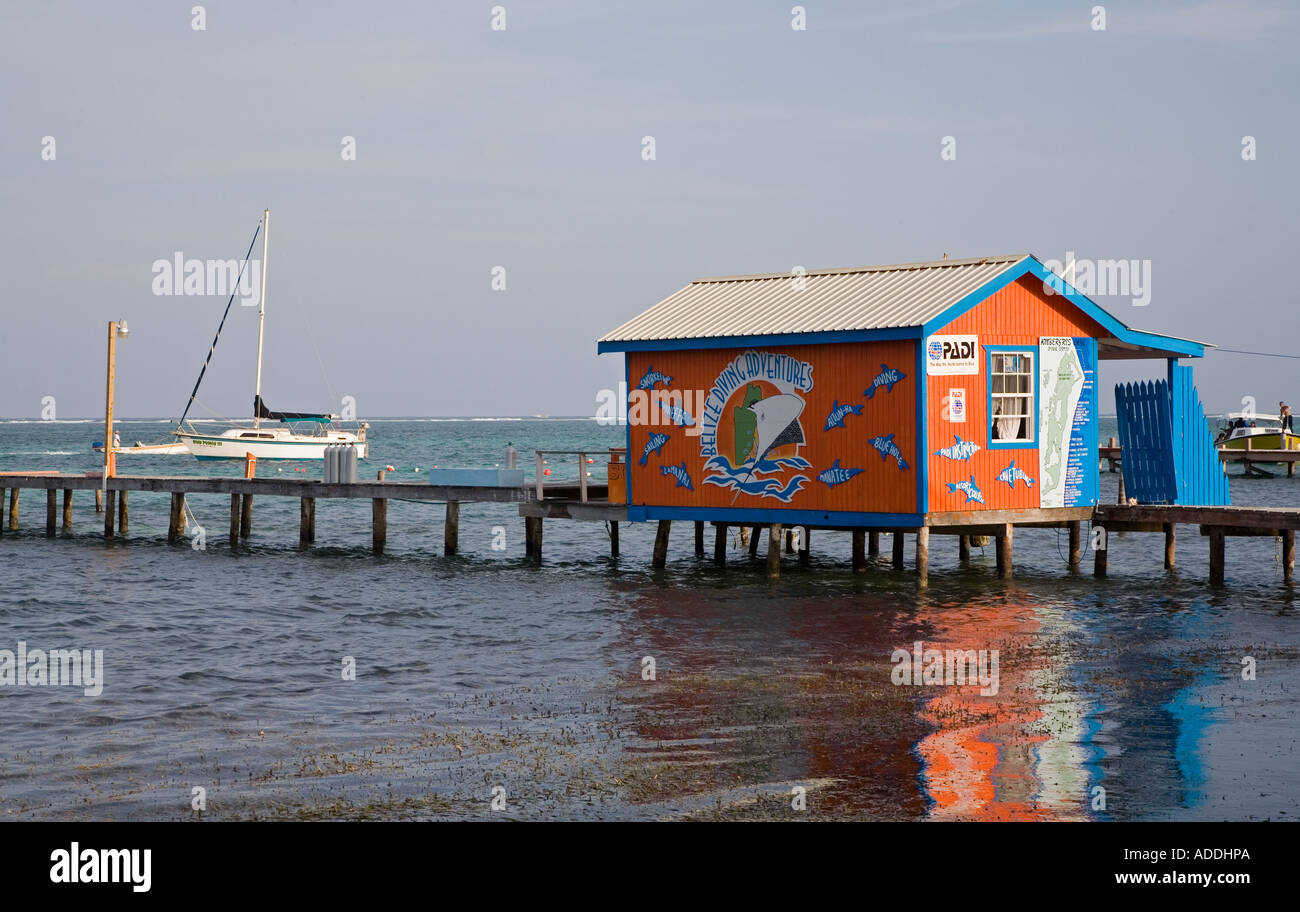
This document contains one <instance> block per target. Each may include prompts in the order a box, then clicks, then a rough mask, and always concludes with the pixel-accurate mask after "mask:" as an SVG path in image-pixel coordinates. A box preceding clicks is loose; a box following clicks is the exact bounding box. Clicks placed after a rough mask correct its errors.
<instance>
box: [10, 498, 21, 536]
mask: <svg viewBox="0 0 1300 912" xmlns="http://www.w3.org/2000/svg"><path fill="white" fill-rule="evenodd" d="M21 493H22V489H21V488H10V489H9V528H10V529H11V530H13V529H17V528H18V495H19V494H21Z"/></svg>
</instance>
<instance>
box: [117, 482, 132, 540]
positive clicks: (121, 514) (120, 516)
mask: <svg viewBox="0 0 1300 912" xmlns="http://www.w3.org/2000/svg"><path fill="white" fill-rule="evenodd" d="M127 507H128V502H127V499H126V488H123V489H122V490H120V491H118V492H117V531H118V534H119V535H125V534H126V533H127V531H128V529H129V528H130V514H129V512H128V509H127Z"/></svg>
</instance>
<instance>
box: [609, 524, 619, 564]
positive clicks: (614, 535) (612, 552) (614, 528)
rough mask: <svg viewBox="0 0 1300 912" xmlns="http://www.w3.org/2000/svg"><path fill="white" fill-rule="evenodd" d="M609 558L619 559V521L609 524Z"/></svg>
mask: <svg viewBox="0 0 1300 912" xmlns="http://www.w3.org/2000/svg"><path fill="white" fill-rule="evenodd" d="M609 556H610V557H618V520H617V519H616V520H613V521H612V522H611V523H610V524H609Z"/></svg>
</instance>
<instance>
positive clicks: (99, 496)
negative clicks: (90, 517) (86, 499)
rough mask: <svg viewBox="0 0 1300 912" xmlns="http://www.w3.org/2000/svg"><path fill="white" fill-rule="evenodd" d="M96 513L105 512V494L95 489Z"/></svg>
mask: <svg viewBox="0 0 1300 912" xmlns="http://www.w3.org/2000/svg"><path fill="white" fill-rule="evenodd" d="M95 512H96V513H103V512H104V492H103V491H101V490H100V489H99V488H95Z"/></svg>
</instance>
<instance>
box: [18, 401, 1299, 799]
mask: <svg viewBox="0 0 1300 912" xmlns="http://www.w3.org/2000/svg"><path fill="white" fill-rule="evenodd" d="M166 428H167V425H166V423H163V422H126V423H123V425H122V426H121V432H122V438H123V440H124V442H128V443H129V442H133V441H134V440H136V439H143V440H146V441H149V440H152V439H156V438H157V437H159V436H161V434H162V433H163V432H165V430H166ZM1114 433H1115V431H1114V429H1113V426H1108V424H1107V422H1105V421H1103V427H1102V437H1103V439H1105V438H1106V437H1108V436H1110V435H1111V434H1114ZM622 435H623V432H622V430H621V429H618V428H605V427H601V426H599V425H597V424H595V423H594V422H593V421H590V420H585V419H548V420H532V419H528V420H509V421H507V420H492V421H478V420H433V419H410V420H374V421H372V422H371V429H370V439H371V444H372V448H373V449H372V453H373V455H372V458H371V459H369V460H366V461H364V462H363V463H362V467H363V468H362V472H363V474H367V475H373V472H374V471H375V470H377V469H378V468H381V467H384V466H387V465H392V466H393V471H392V472H391V473H390V477H396V478H399V479H403V480H416V479H418V478H419V474H418V473H416V472H415V471H414V470H415V468H416V467H419V468H421V470H422V471H427V470H428V469H430V468H432V467H433V466H435V465H436V466H439V467H442V468H453V467H457V468H459V467H491V466H493V465H496V464H498V463H500V462H502V461H503V454H504V450H505V447H506V444H507V443H513V444H514V445H515V446H516V448H517V449H518V450H519V453H520V464H521V466H522V467H523V468H525V470H526V471H527V472H528V475H529V477H530V478H531V477H532V465H533V459H532V453H533V451H534V450H536V449H539V448H540V449H565V450H568V449H579V448H588V449H590V450H591V451H592V452H593V453H594V454H596V456H595V458H596V459H597V464H596V465H595V466H592V467H591V469H592V470H593V480H596V481H603V471H601V469H602V462H603V460H602V458H601V456H600V455H599V454H601V453H603V452H604V450H605V448H607V447H609V446H617V445H621V443H622ZM101 437H102V425H101V424H99V423H95V422H86V423H76V422H0V471H12V470H17V469H58V470H63V471H84V470H86V469H94V468H96V467H97V462H96V459H95V457H94V456H93V455H92V454H91V453H90V451H89V446H90V443H91V441H92V440H98V439H100V438H101ZM273 468H274V469H277V470H279V471H280V472H282V473H284V474H288V475H290V476H292V475H294V474H297V475H299V476H301V475H303V474H304V473H303V472H294V469H296V468H297V469H305V470H306V474H311V473H316V474H318V473H319V471H320V467H319V464H300V465H294V464H272V463H264V464H263V465H262V466H259V474H261V475H263V476H265V475H266V474H267V473H268V472H270V471H271V470H272V469H273ZM548 468H551V469H552V472H553V474H552V476H551V480H560V481H564V480H568V481H572V480H576V478H577V472H578V466H577V463H576V459H575V458H574V457H555V458H552V459H551V461H550V463H549V464H548ZM119 471H121V472H123V473H134V472H139V473H163V472H166V473H173V472H185V473H195V474H238V473H239V471H240V467H239V466H237V465H226V464H223V463H200V462H198V461H197V460H194V459H192V458H189V457H160V458H142V457H125V456H124V457H122V460H121V463H120V466H119ZM1115 483H1116V476H1114V475H1110V474H1109V473H1105V472H1103V473H1102V475H1101V490H1102V497H1103V499H1106V500H1114V498H1115V494H1116V491H1115ZM1232 494H1233V500H1234V502H1235V503H1242V504H1269V505H1292V506H1298V507H1300V479H1288V478H1286V477H1279V478H1272V479H1244V478H1241V477H1239V476H1236V477H1234V478H1233V480H1232ZM189 503H190V506H191V508H192V510H193V517H194V522H196V523H197V524H198V525H200V526H202V527H203V528H204V529H205V530H207V532H208V541H207V547H206V548H205V549H202V550H196V549H194V548H193V547H191V544H190V542H188V541H187V542H185V543H178V544H176V545H168V544H167V541H166V530H167V511H168V505H169V499H168V498H167V496H166V495H146V494H133V495H132V498H131V525H130V531H129V533H128V534H127V535H126V536H124V537H123V538H120V539H115V540H113V541H111V542H105V541H104V539H103V537H102V532H101V521H100V519H99V517H97V516H96V514H95V513H94V507H93V499H92V498H91V496H90V494H89V493H88V492H87V493H83V494H79V495H78V499H77V501H76V502H75V523H74V525H75V528H74V532H73V533H72V534H71V535H67V536H64V535H60V536H59V537H58V538H56V539H55V540H53V541H50V540H47V539H46V538H45V537H44V517H45V502H44V497H42V496H41V495H40V493H39V492H36V491H27V492H25V493H24V494H23V497H22V499H21V501H20V507H19V512H20V516H19V520H20V522H19V525H20V528H19V530H18V531H17V532H6V534H5V536H4V537H3V539H0V649H10V650H15V649H16V644H17V642H18V641H19V640H22V641H23V642H25V643H26V644H28V648H44V649H49V648H62V647H77V648H86V649H102V650H103V652H104V685H103V692H102V694H100V695H99V696H97V697H88V696H84V695H83V694H82V692H81V690H79V689H77V688H72V687H21V688H20V687H13V686H5V687H0V700H4V701H5V703H4V708H5V712H4V713H3V715H2V716H0V814H3V816H4V817H6V818H21V819H48V818H58V819H64V818H74V819H82V818H92V819H102V818H112V819H124V818H141V819H181V818H186V817H192V816H195V815H196V812H195V811H194V810H193V809H192V807H191V802H192V800H193V798H192V796H193V794H194V793H193V790H194V789H195V788H196V787H197V788H202V789H205V790H206V795H205V798H206V810H205V811H203V814H204V815H206V816H208V817H213V818H218V819H230V818H248V817H258V818H262V817H274V818H282V817H308V818H313V819H314V818H322V817H324V818H335V817H348V818H351V817H366V818H379V819H392V818H408V817H409V818H471V819H479V818H483V819H493V818H499V817H507V818H521V819H538V818H604V819H608V818H615V819H627V818H664V817H682V816H706V817H707V816H724V817H740V818H749V817H754V818H785V817H788V816H791V815H797V814H803V815H807V816H811V817H817V818H835V819H842V818H858V817H869V818H877V819H881V818H883V819H913V818H933V819H948V818H958V819H1021V818H1061V819H1074V818H1086V819H1160V818H1191V819H1205V818H1209V819H1220V818H1229V819H1259V818H1272V819H1294V818H1295V817H1296V816H1297V814H1300V808H1297V800H1298V798H1297V796H1300V773H1297V770H1296V765H1295V763H1294V756H1295V753H1294V751H1295V747H1296V744H1295V742H1296V732H1297V725H1296V722H1297V704H1296V699H1295V694H1296V693H1297V692H1298V691H1300V688H1298V687H1297V684H1300V681H1298V680H1297V677H1300V676H1298V675H1297V673H1296V668H1297V667H1298V666H1297V662H1296V659H1297V656H1300V636H1298V635H1297V631H1296V616H1295V609H1294V599H1293V593H1292V592H1291V591H1289V590H1287V589H1285V588H1284V586H1283V584H1282V582H1281V570H1280V565H1279V564H1278V563H1277V544H1276V542H1274V540H1272V539H1232V540H1229V545H1228V563H1227V577H1228V585H1227V586H1226V587H1224V588H1223V589H1222V590H1219V591H1217V592H1211V590H1210V589H1209V588H1208V587H1207V585H1206V583H1205V577H1206V568H1207V566H1208V549H1207V547H1206V544H1205V541H1204V540H1203V539H1202V538H1200V537H1199V536H1197V535H1194V534H1193V530H1192V529H1190V528H1184V529H1182V530H1180V534H1181V538H1180V540H1179V550H1178V567H1177V569H1176V570H1174V571H1171V572H1166V571H1164V570H1163V569H1162V566H1161V555H1162V552H1163V537H1162V536H1160V535H1140V534H1129V535H1117V536H1113V537H1112V540H1111V553H1110V572H1111V576H1110V578H1109V579H1106V580H1102V581H1097V580H1094V579H1093V578H1092V577H1091V576H1090V575H1088V574H1086V573H1085V574H1083V575H1071V574H1070V573H1069V572H1068V570H1067V569H1066V567H1065V563H1064V550H1065V542H1064V535H1063V534H1062V533H1058V532H1057V531H1056V530H1030V529H1024V530H1017V532H1016V539H1015V547H1016V552H1015V557H1016V577H1015V578H1014V579H1013V580H1010V581H999V580H997V579H996V578H995V574H994V568H993V566H992V564H993V553H992V548H987V549H978V548H977V549H975V553H974V555H973V559H972V561H971V563H970V565H969V566H965V567H963V566H961V565H959V563H958V561H957V546H956V541H955V540H953V539H950V538H943V537H935V539H933V540H932V543H931V570H930V586H929V588H928V589H927V590H925V591H918V590H917V588H916V586H915V582H914V579H913V578H912V576H911V575H910V573H907V572H903V573H896V572H894V571H892V570H891V569H889V567H888V553H889V540H888V538H886V539H885V541H884V543H883V547H882V552H883V553H882V559H881V561H877V562H875V563H874V564H873V566H872V568H871V570H870V572H868V573H866V574H860V575H855V574H853V573H851V572H849V569H848V558H849V540H848V536H847V535H842V534H832V533H814V534H813V537H812V542H811V544H812V558H813V559H812V562H811V566H809V567H801V566H799V565H798V563H797V562H796V561H795V559H794V558H793V556H791V557H789V558H787V559H786V562H785V564H784V566H783V569H782V575H781V578H780V579H779V580H776V581H770V580H768V579H766V578H765V576H764V574H763V571H762V554H761V552H760V556H759V558H758V559H757V560H755V561H752V562H751V560H750V558H749V557H748V549H747V548H746V547H745V546H744V544H743V543H742V542H740V541H739V540H738V538H736V537H735V536H734V535H733V538H732V541H731V543H730V551H729V560H728V565H727V566H726V567H725V568H717V567H715V566H713V564H712V563H711V562H710V561H707V560H706V561H700V560H697V558H696V557H695V556H694V549H693V543H692V538H693V536H692V534H691V528H690V525H689V524H678V525H677V526H675V527H674V529H673V538H672V541H671V542H670V551H669V564H668V567H667V568H666V569H665V570H663V571H661V572H654V571H652V570H651V568H650V552H651V548H652V545H653V539H654V529H653V528H652V527H649V526H643V525H624V526H623V527H622V529H621V540H622V541H621V544H622V556H621V557H620V558H619V559H617V560H615V559H613V558H611V557H610V556H609V543H608V536H607V532H606V530H605V528H604V526H603V525H602V524H600V523H576V522H563V521H551V522H548V523H547V524H546V531H545V555H544V559H543V561H542V562H541V564H540V565H533V564H531V563H529V562H528V561H527V560H526V559H525V557H524V553H523V552H524V543H523V521H522V520H521V519H520V518H519V517H518V515H517V511H516V509H515V508H514V507H512V506H509V505H485V504H464V505H462V507H461V532H460V553H459V554H458V555H457V556H456V557H453V558H447V557H444V556H443V555H442V520H443V511H442V507H441V506H440V505H429V504H419V503H408V502H396V501H395V502H391V503H390V505H389V531H388V553H387V554H385V555H384V556H383V557H374V556H372V555H371V554H370V525H369V520H370V505H369V504H367V503H364V502H356V503H353V502H328V501H318V503H317V541H316V543H315V546H314V547H312V548H311V549H309V550H306V551H303V550H300V549H299V547H298V541H297V538H298V536H297V529H298V504H297V502H296V500H293V499H289V498H284V499H276V498H259V499H258V500H257V502H256V504H255V513H254V520H253V534H252V537H251V539H250V540H249V542H248V543H247V544H246V545H241V546H238V547H235V548H233V549H232V548H231V547H230V546H228V545H227V543H226V540H225V538H226V537H225V532H226V529H227V524H228V521H229V499H228V498H227V497H224V496H211V497H203V496H193V497H190V498H189ZM711 541H712V540H711V536H710V541H709V543H710V546H711ZM494 545H497V546H500V547H499V548H498V547H494ZM910 564H911V542H910V540H909V542H908V565H909V567H910ZM1088 566H1090V561H1088V560H1087V559H1085V567H1088ZM917 641H920V642H922V643H923V644H924V646H925V647H926V648H938V649H962V650H965V649H973V650H977V651H978V650H986V651H988V650H997V651H998V654H999V657H1000V660H999V674H1000V680H999V686H998V692H997V694H996V695H989V696H981V695H980V693H979V688H978V687H971V686H968V685H958V686H942V685H926V686H908V685H895V684H893V683H892V680H891V672H892V671H893V670H894V667H895V666H894V663H893V662H892V661H891V659H892V658H893V657H894V651H895V650H896V649H905V650H910V649H911V648H912V644H913V643H915V642H917ZM346 657H351V658H352V659H353V660H354V662H355V667H356V679H355V680H344V676H343V671H342V669H343V667H344V661H345V658H346ZM647 657H649V658H651V659H653V661H654V672H655V673H654V679H653V680H647V679H646V677H645V669H646V667H647V664H646V662H645V660H646V658H647ZM1244 659H1250V660H1253V663H1254V668H1255V677H1254V679H1253V680H1243V677H1242V669H1243V667H1244V666H1243V660H1244ZM497 786H500V787H501V788H503V789H504V798H505V806H504V808H503V809H501V810H494V809H493V807H492V800H493V797H494V791H493V790H494V788H496V787H497ZM796 786H802V787H804V788H805V789H806V790H807V793H806V794H807V807H806V810H802V811H795V810H793V809H792V808H791V806H790V795H791V789H793V788H794V787H796ZM1098 787H1100V788H1102V789H1104V807H1102V806H1099V804H1098V798H1099V797H1100V796H1102V795H1103V793H1098V792H1097V791H1096V789H1097V788H1098ZM498 794H500V793H498ZM498 803H499V802H498Z"/></svg>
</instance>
